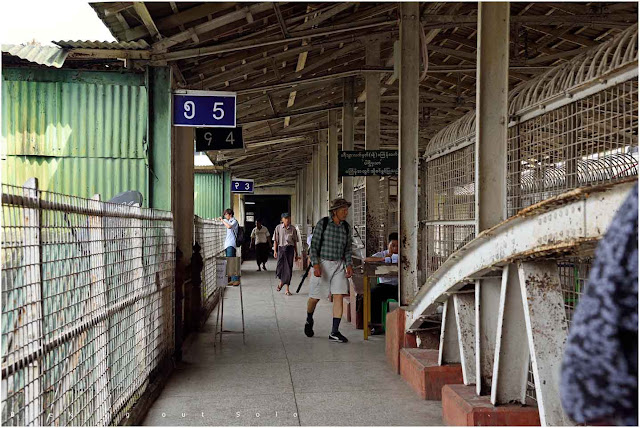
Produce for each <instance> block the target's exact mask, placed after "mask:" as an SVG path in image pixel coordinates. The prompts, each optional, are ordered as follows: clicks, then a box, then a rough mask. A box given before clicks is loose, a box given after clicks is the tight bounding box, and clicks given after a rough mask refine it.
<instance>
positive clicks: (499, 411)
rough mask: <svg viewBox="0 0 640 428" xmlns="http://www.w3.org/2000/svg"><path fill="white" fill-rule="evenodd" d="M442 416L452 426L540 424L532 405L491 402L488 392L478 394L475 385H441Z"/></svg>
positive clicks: (536, 411) (538, 416)
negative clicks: (486, 393) (497, 404)
mask: <svg viewBox="0 0 640 428" xmlns="http://www.w3.org/2000/svg"><path fill="white" fill-rule="evenodd" d="M442 420H443V422H444V423H445V425H453V426H539V425H540V415H539V414H538V407H537V406H535V405H526V406H522V405H518V404H506V405H501V406H494V405H492V404H491V401H490V400H489V396H486V395H485V396H481V397H479V396H477V395H476V387H475V385H468V386H467V385H445V386H444V388H442Z"/></svg>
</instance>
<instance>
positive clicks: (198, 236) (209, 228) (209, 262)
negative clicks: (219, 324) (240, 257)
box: [194, 216, 227, 306]
mask: <svg viewBox="0 0 640 428" xmlns="http://www.w3.org/2000/svg"><path fill="white" fill-rule="evenodd" d="M194 225H195V241H196V242H197V243H198V244H199V245H200V248H201V250H200V251H201V255H202V261H203V268H202V302H203V306H206V303H207V302H208V300H209V299H210V298H212V297H213V295H214V293H215V291H216V289H217V287H218V285H217V284H218V281H217V277H218V274H221V272H218V267H217V266H218V263H217V261H216V260H217V258H218V257H219V256H224V255H223V254H222V253H223V252H224V250H225V249H224V240H225V237H226V234H227V229H226V228H225V227H224V225H223V224H222V222H220V221H216V220H207V219H203V218H200V217H198V216H196V217H195V221H194Z"/></svg>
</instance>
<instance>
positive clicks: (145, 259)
mask: <svg viewBox="0 0 640 428" xmlns="http://www.w3.org/2000/svg"><path fill="white" fill-rule="evenodd" d="M2 208H3V212H2V221H3V228H2V263H3V267H2V301H3V305H2V416H1V417H2V424H3V425H108V424H117V423H118V422H119V421H120V420H121V419H122V418H123V417H124V416H125V413H126V412H127V411H128V410H129V409H130V408H131V406H132V405H133V404H134V403H135V401H136V400H137V398H138V397H139V395H140V394H141V393H142V392H143V391H144V389H145V387H146V385H147V383H148V381H149V377H150V375H151V373H152V371H153V370H154V369H155V368H157V367H158V366H159V364H160V363H161V361H162V360H163V359H164V358H165V357H167V356H168V355H170V354H171V353H172V352H173V347H174V335H173V328H174V327H173V307H174V302H173V299H174V296H173V288H174V287H173V285H174V263H175V262H174V257H175V254H174V248H175V245H174V235H173V222H172V216H171V213H167V212H162V211H156V210H151V209H145V208H139V207H132V206H126V205H117V204H110V203H104V202H100V201H99V198H94V199H93V200H88V199H81V198H77V197H72V196H66V195H61V194H56V193H50V192H40V191H38V190H37V183H36V180H34V179H31V180H29V182H28V183H27V185H26V187H13V186H6V185H3V187H2Z"/></svg>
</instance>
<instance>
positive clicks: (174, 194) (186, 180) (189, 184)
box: [171, 127, 199, 360]
mask: <svg viewBox="0 0 640 428" xmlns="http://www.w3.org/2000/svg"><path fill="white" fill-rule="evenodd" d="M193 144H194V131H193V128H187V127H174V128H173V138H172V156H171V157H172V162H171V211H172V212H173V230H174V233H175V242H176V248H177V256H176V271H175V275H176V276H175V287H176V292H175V310H176V312H175V314H176V316H175V340H176V345H175V346H176V357H177V359H178V360H179V359H181V355H182V352H181V348H182V341H183V339H184V328H185V326H187V325H189V324H193V322H194V318H193V317H197V313H198V312H199V308H192V307H191V301H192V299H191V294H192V293H191V291H192V290H190V289H185V288H184V284H185V281H186V280H187V279H189V277H190V275H191V273H190V271H189V270H188V268H187V267H188V265H189V264H190V263H191V254H192V250H193V248H192V246H193V202H194V201H193V180H194V178H193V167H194V166H193ZM183 313H184V315H185V319H184V320H183V319H182V314H183Z"/></svg>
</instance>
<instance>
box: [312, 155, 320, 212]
mask: <svg viewBox="0 0 640 428" xmlns="http://www.w3.org/2000/svg"><path fill="white" fill-rule="evenodd" d="M319 152H320V146H319V145H318V146H314V147H313V224H314V225H315V224H316V223H317V222H318V220H320V211H319V210H318V208H319V207H320V153H319Z"/></svg>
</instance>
